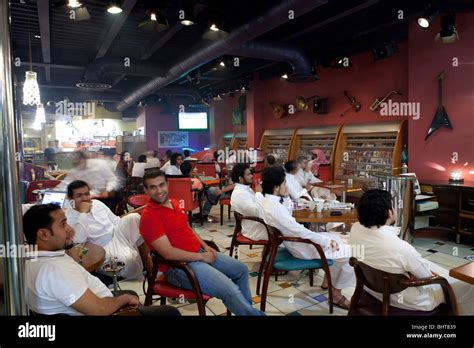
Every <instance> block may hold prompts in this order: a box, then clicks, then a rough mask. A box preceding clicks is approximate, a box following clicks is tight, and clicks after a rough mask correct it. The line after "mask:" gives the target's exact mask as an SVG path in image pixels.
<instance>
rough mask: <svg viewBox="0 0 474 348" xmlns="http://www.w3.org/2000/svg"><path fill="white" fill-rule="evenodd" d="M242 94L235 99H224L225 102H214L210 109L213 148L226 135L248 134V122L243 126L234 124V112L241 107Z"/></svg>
mask: <svg viewBox="0 0 474 348" xmlns="http://www.w3.org/2000/svg"><path fill="white" fill-rule="evenodd" d="M239 96H240V93H235V94H234V97H228V96H226V97H224V100H222V101H217V102H212V103H211V106H210V108H209V119H210V122H209V123H210V137H211V142H212V147H217V146H218V145H219V141H220V138H221V137H222V135H223V134H224V133H236V132H244V133H245V132H246V131H247V127H246V122H247V121H246V120H245V118H244V124H243V125H233V124H232V110H234V109H236V108H238V107H239Z"/></svg>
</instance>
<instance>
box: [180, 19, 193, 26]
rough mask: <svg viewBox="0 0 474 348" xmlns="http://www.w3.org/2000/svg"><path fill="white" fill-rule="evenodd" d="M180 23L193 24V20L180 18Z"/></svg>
mask: <svg viewBox="0 0 474 348" xmlns="http://www.w3.org/2000/svg"><path fill="white" fill-rule="evenodd" d="M181 24H182V25H186V26H188V25H193V24H194V22H193V21H192V20H190V19H183V20H181Z"/></svg>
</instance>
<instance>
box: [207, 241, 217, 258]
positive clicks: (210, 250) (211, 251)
mask: <svg viewBox="0 0 474 348" xmlns="http://www.w3.org/2000/svg"><path fill="white" fill-rule="evenodd" d="M204 244H205V246H204V251H205V252H209V253H213V254H214V255H215V256H216V257H217V250H216V249H214V248H211V247H210V246H209V245H207V244H206V242H204Z"/></svg>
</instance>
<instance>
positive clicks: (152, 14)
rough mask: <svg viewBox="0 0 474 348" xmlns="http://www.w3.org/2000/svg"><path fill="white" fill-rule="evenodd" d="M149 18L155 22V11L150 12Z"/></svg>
mask: <svg viewBox="0 0 474 348" xmlns="http://www.w3.org/2000/svg"><path fill="white" fill-rule="evenodd" d="M150 20H151V21H155V22H156V21H157V19H156V13H154V12H152V13H150Z"/></svg>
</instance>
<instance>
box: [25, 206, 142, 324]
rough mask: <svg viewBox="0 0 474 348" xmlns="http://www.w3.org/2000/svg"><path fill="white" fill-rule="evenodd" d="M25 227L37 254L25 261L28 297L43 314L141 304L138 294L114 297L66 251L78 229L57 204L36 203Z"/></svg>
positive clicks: (97, 311)
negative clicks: (74, 229)
mask: <svg viewBox="0 0 474 348" xmlns="http://www.w3.org/2000/svg"><path fill="white" fill-rule="evenodd" d="M23 231H24V234H25V238H26V241H27V242H28V244H29V245H36V246H37V247H38V252H37V255H34V254H32V255H30V257H31V259H27V260H26V262H25V286H26V291H25V297H26V303H27V305H28V307H29V308H30V309H31V310H33V311H34V312H36V313H39V314H47V315H53V314H68V315H110V314H112V313H114V312H116V311H117V310H118V309H120V308H121V307H123V306H137V305H138V304H139V301H138V297H136V296H133V295H130V294H125V295H121V296H118V297H113V295H112V293H111V291H110V290H109V289H108V288H107V287H106V286H105V285H104V284H103V283H102V282H101V281H100V280H99V279H98V278H96V277H94V276H92V275H91V274H90V273H89V272H87V271H86V270H85V269H84V268H83V267H82V266H81V265H80V264H78V263H77V262H76V261H74V260H73V259H72V258H71V257H70V256H69V255H67V254H66V253H65V250H66V249H69V248H71V247H72V245H73V244H72V238H73V234H74V231H73V229H72V228H71V227H70V226H69V225H68V223H67V222H66V216H65V215H64V211H63V210H62V209H61V208H60V207H59V206H58V205H55V204H45V205H36V206H33V207H31V208H30V209H29V210H28V211H27V212H26V213H25V215H24V216H23Z"/></svg>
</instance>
